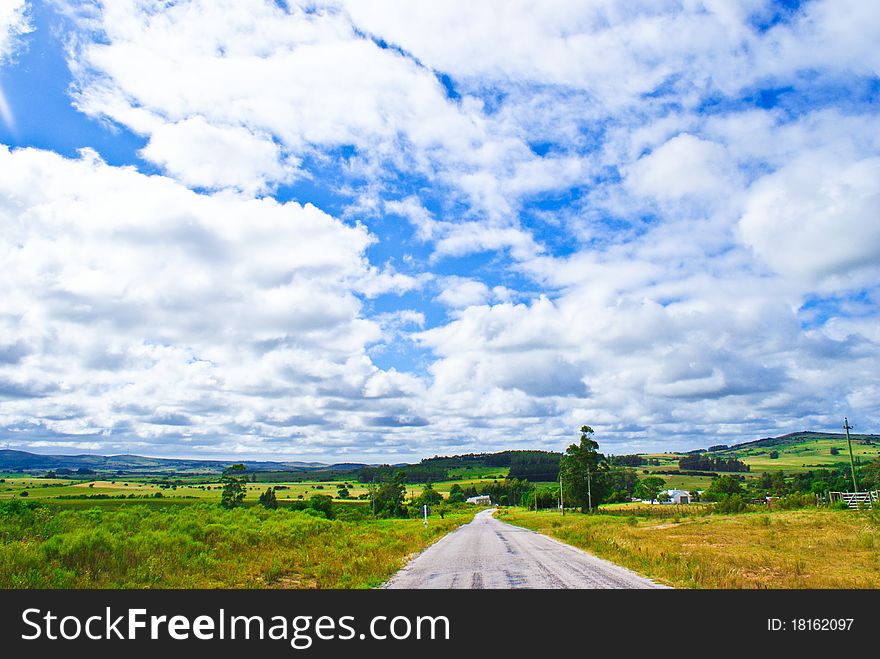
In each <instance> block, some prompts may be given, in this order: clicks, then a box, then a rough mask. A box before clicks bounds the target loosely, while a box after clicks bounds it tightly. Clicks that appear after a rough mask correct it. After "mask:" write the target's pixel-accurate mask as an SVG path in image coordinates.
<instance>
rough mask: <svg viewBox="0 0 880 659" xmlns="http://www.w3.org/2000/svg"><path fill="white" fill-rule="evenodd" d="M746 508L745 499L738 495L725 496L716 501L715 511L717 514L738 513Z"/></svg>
mask: <svg viewBox="0 0 880 659" xmlns="http://www.w3.org/2000/svg"><path fill="white" fill-rule="evenodd" d="M746 508H747V506H746V502H745V499H743V498H742V495H740V494H727V495H724V496H721V497H720V498H719V499H718V503H717V504H716V505H715V511H716V512H719V513H739V512H742V511H744V510H745V509H746Z"/></svg>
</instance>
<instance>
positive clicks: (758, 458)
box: [724, 439, 880, 472]
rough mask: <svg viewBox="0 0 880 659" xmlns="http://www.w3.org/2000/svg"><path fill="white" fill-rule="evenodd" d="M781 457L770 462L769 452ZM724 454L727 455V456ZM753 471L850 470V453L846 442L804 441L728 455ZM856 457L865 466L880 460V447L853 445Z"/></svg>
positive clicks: (861, 443)
mask: <svg viewBox="0 0 880 659" xmlns="http://www.w3.org/2000/svg"><path fill="white" fill-rule="evenodd" d="M832 447H834V448H837V449H838V450H839V453H838V455H831V448H832ZM771 451H776V452H777V453H779V457H778V458H771V457H770V452H771ZM727 453H728V452H725V453H724V455H727ZM729 453H731V454H734V455H736V456H737V457H738V458H739V459H740V460H742V461H743V462H745V463H746V464H747V465H749V466H750V467H751V468H752V471H753V472H755V471H759V472H760V471H778V470H780V469H782V470H784V471H791V472H794V471H806V470H808V469H816V468H822V467H832V466H835V465H845V466H847V467H848V466H849V450H848V448H847V446H846V441H841V440H836V439H813V440H801V441H799V442H797V443H794V444H789V445H780V446H769V447H766V446H765V447H756V448H747V449H743V450H736V451H731V452H729ZM853 456H854V457H855V458H859V459H860V460H861V462H862V464H866V463H867V462H869V461H871V460H873V459H875V458H877V457H878V456H880V445H877V444H873V443H872V444H867V443H865V442H863V441H855V442H853Z"/></svg>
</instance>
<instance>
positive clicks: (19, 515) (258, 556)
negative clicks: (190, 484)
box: [0, 499, 475, 588]
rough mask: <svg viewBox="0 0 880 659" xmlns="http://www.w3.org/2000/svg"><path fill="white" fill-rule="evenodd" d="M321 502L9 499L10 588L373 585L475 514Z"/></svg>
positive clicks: (5, 561)
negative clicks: (384, 510) (410, 515)
mask: <svg viewBox="0 0 880 659" xmlns="http://www.w3.org/2000/svg"><path fill="white" fill-rule="evenodd" d="M316 505H317V508H312V507H308V506H303V507H302V509H301V510H292V509H286V508H277V509H272V508H269V507H266V506H263V505H257V506H249V507H245V506H236V507H234V508H232V509H224V508H222V507H220V506H219V505H217V504H216V503H214V504H206V503H191V504H189V505H165V506H162V507H157V506H146V505H143V504H139V503H133V502H132V503H129V502H125V503H124V504H123V505H121V506H117V507H116V508H105V509H101V508H94V507H93V508H88V509H78V508H68V507H67V506H65V505H62V506H58V505H53V504H48V503H37V502H32V501H30V502H29V501H23V500H21V499H13V500H11V501H5V502H0V588H267V587H268V588H369V587H374V586H377V585H379V584H381V583H382V582H383V581H384V580H385V579H387V578H388V577H389V576H391V575H392V574H393V573H394V572H395V571H397V570H398V569H399V568H400V567H402V566H403V565H404V563H405V562H406V559H407V558H408V557H409V556H410V555H411V554H413V553H415V552H418V551H420V550H422V549H424V548H425V547H426V546H428V545H429V544H431V543H432V542H433V541H435V540H436V539H438V538H439V537H441V536H443V535H444V534H446V533H448V532H449V531H451V530H452V529H454V528H456V527H457V526H459V525H460V524H463V523H466V522H468V521H470V520H471V519H472V517H473V515H474V512H475V510H474V509H473V508H464V507H458V508H457V509H455V510H449V511H448V512H447V514H445V515H444V517H443V518H442V519H441V518H439V517H438V516H436V515H435V516H432V518H431V520H430V523H429V524H428V526H427V528H425V527H424V526H423V524H422V521H421V520H419V519H373V518H372V516H371V515H369V513H368V510H367V508H366V506H363V505H360V506H358V505H335V506H327V505H326V501H322V500H319V501H318V502H317V503H316ZM320 508H323V510H321V509H320ZM328 511H329V513H330V514H329V515H328ZM328 517H332V519H328Z"/></svg>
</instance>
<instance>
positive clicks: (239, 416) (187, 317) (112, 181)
mask: <svg viewBox="0 0 880 659" xmlns="http://www.w3.org/2000/svg"><path fill="white" fill-rule="evenodd" d="M0 171H3V172H4V175H3V177H2V181H0V223H2V225H3V227H4V230H3V232H2V235H3V238H2V242H0V244H2V247H0V250H2V254H3V261H4V263H5V264H6V267H5V268H3V273H2V275H0V288H2V290H3V291H4V295H3V299H2V302H0V323H2V325H0V326H2V337H3V340H2V345H3V346H4V348H3V350H2V353H0V354H2V355H3V359H2V364H0V379H2V381H3V382H4V385H3V387H2V391H0V395H2V396H3V397H4V398H5V399H7V401H9V402H8V403H7V404H5V405H4V406H3V410H2V414H0V419H2V426H3V427H4V428H5V429H6V430H5V435H6V436H7V437H12V436H16V431H15V430H14V429H15V428H16V427H18V426H19V424H21V423H22V422H23V421H24V420H29V421H31V422H35V423H37V424H38V425H39V427H40V428H41V429H45V430H52V431H55V432H60V433H86V432H89V433H94V434H105V435H107V437H108V441H113V440H112V438H113V436H114V435H117V434H118V435H119V436H120V438H122V439H124V441H128V442H131V441H137V440H138V438H140V439H141V440H143V439H145V438H160V437H163V436H166V435H167V434H168V433H169V432H172V433H173V434H174V436H176V437H185V438H186V440H185V441H186V442H187V443H188V445H190V446H200V447H201V448H202V449H205V450H212V449H213V448H215V447H214V446H213V445H214V443H215V442H218V441H219V442H225V444H224V449H225V450H227V451H228V450H229V444H228V442H229V441H230V440H231V439H232V438H236V437H237V438H239V439H238V440H237V441H240V442H241V444H242V446H247V448H248V450H252V451H257V452H260V451H261V450H262V447H261V443H260V439H259V437H260V436H262V435H267V436H275V437H286V438H288V440H289V441H290V442H291V443H290V445H289V450H291V451H292V450H294V446H296V450H303V449H304V450H308V442H309V441H310V440H309V439H308V438H306V439H302V438H300V439H297V440H296V444H294V439H293V437H292V435H291V428H289V427H284V426H280V425H278V423H277V419H278V418H280V417H283V416H286V417H290V416H291V415H293V414H299V415H301V416H314V417H319V418H321V419H322V421H323V423H324V424H325V429H324V432H329V433H330V434H331V435H332V433H333V430H332V428H333V426H337V427H338V428H339V429H341V428H343V427H345V426H346V425H348V422H347V421H346V420H345V418H344V417H343V416H342V415H340V414H339V413H338V412H336V411H334V410H333V409H332V406H329V405H328V401H332V400H333V399H334V398H345V397H348V396H352V395H355V396H359V395H360V394H361V392H362V391H363V390H364V388H365V387H367V386H368V383H369V382H373V384H370V385H369V387H368V388H369V389H370V390H371V391H372V390H375V389H376V386H377V385H376V384H375V380H374V379H373V380H371V378H375V377H376V376H377V374H379V373H380V372H379V369H377V368H376V367H375V366H374V365H373V364H372V363H371V362H370V360H369V358H368V357H367V356H366V347H367V345H368V344H369V343H371V342H374V341H376V340H378V339H379V338H380V337H381V331H380V328H379V326H378V325H377V324H376V323H374V322H372V321H370V320H367V319H366V318H364V317H363V316H362V314H361V303H360V301H359V299H358V297H357V296H356V294H355V292H356V291H357V289H358V287H360V286H362V285H363V284H364V283H365V282H368V281H369V280H370V279H375V278H379V279H381V275H380V274H377V273H376V272H374V271H373V270H371V268H370V266H369V265H368V264H367V263H366V262H365V260H364V258H363V252H364V250H365V248H366V247H367V246H368V245H369V244H370V243H371V241H372V240H373V238H372V237H371V236H370V234H369V233H368V232H367V231H366V230H365V228H364V227H363V226H360V225H355V226H348V225H345V224H343V223H342V222H340V221H339V220H336V219H334V218H332V217H330V216H328V215H326V214H325V213H323V212H321V211H320V210H318V209H316V208H315V207H313V206H309V205H307V206H300V205H299V204H296V203H293V202H290V203H286V204H280V203H277V202H275V201H274V200H272V199H260V200H255V199H247V198H241V197H236V196H231V195H204V194H197V193H194V192H192V191H190V190H188V189H186V188H185V187H183V186H181V185H179V184H177V183H174V182H172V181H170V180H169V179H165V178H162V177H156V176H152V177H148V176H144V175H141V174H139V173H137V172H136V171H134V170H133V169H131V168H115V167H111V166H108V165H106V164H104V163H103V162H102V161H101V160H100V159H99V158H98V157H97V156H96V155H95V154H94V153H89V152H85V153H83V155H82V157H81V158H80V159H78V160H68V159H64V158H61V157H59V156H57V155H55V154H52V153H51V152H46V151H39V150H34V149H21V150H10V149H8V148H6V147H3V148H2V149H0ZM385 377H392V376H390V375H389V376H385ZM400 386H402V385H399V386H398V388H400ZM49 394H51V396H49ZM35 400H39V401H41V402H34V401H35ZM64 410H77V412H76V413H75V414H71V415H70V416H66V415H65V414H62V413H61V412H63V411H64ZM262 419H266V420H267V422H268V421H273V423H270V424H268V425H266V426H263V425H262V422H261V420H262ZM250 436H254V437H256V438H255V439H248V437H250Z"/></svg>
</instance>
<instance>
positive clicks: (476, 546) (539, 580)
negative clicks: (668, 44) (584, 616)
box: [384, 510, 664, 589]
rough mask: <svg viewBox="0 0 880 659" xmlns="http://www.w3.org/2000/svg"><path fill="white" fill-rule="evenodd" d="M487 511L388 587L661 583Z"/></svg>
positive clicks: (425, 554)
mask: <svg viewBox="0 0 880 659" xmlns="http://www.w3.org/2000/svg"><path fill="white" fill-rule="evenodd" d="M492 512H493V510H484V511H483V512H480V513H478V514H477V515H476V517H474V519H473V521H472V522H471V523H470V524H466V525H464V526H460V527H459V528H457V529H456V530H455V531H452V532H451V533H449V534H448V535H446V536H444V537H443V538H441V539H440V540H438V541H437V542H436V543H434V544H433V545H431V546H430V547H428V549H426V550H425V551H424V552H422V553H421V554H419V555H418V556H417V557H416V558H414V559H413V560H412V561H410V563H409V564H408V565H407V566H406V567H404V568H403V569H402V570H400V572H398V573H397V574H395V575H394V576H393V577H391V579H390V580H389V581H388V582H387V583H386V584H385V585H384V587H385V588H471V589H473V588H663V587H664V586H661V585H659V584H656V583H654V582H653V581H651V580H649V579H646V578H645V577H642V576H639V575H638V574H636V573H635V572H631V571H629V570H627V569H626V568H622V567H620V566H619V565H615V564H614V563H610V562H608V561H605V560H603V559H601V558H596V557H595V556H591V555H590V554H587V553H585V552H583V551H581V550H580V549H577V548H575V547H572V546H570V545H566V544H563V543H561V542H559V541H557V540H554V539H553V538H549V537H547V536H545V535H541V534H540V533H535V532H534V531H529V530H528V529H523V528H520V527H518V526H511V525H510V524H505V523H504V522H501V521H499V520H497V519H495V518H494V517H492Z"/></svg>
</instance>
